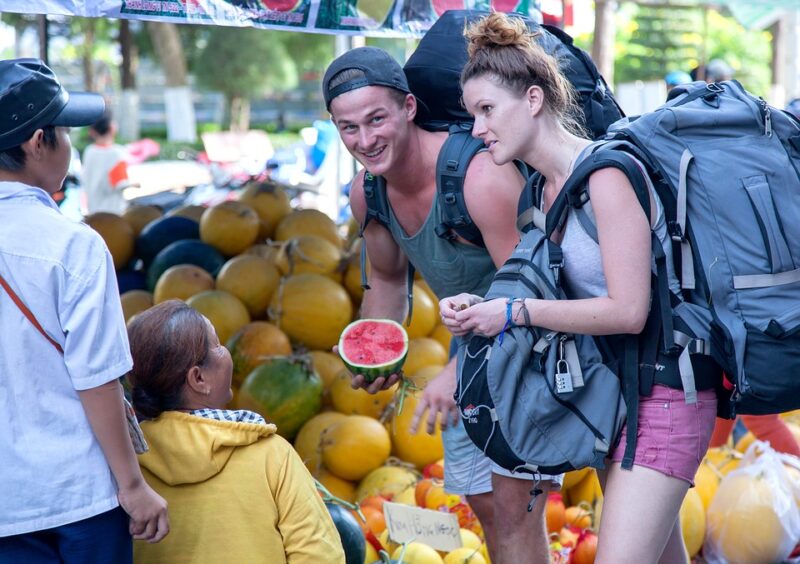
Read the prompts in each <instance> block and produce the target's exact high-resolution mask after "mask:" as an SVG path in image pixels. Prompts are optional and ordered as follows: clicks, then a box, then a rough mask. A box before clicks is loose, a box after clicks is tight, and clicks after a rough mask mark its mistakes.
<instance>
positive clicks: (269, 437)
mask: <svg viewBox="0 0 800 564" xmlns="http://www.w3.org/2000/svg"><path fill="white" fill-rule="evenodd" d="M142 430H143V431H144V435H145V438H146V439H147V442H148V444H149V446H150V451H149V452H147V453H146V454H143V455H141V456H140V457H139V463H140V465H141V466H142V471H143V473H144V477H145V479H146V480H147V483H148V484H150V485H151V486H152V487H153V488H154V489H155V490H156V491H157V492H158V493H159V494H161V495H162V496H163V497H164V498H165V499H166V500H167V503H168V504H169V506H168V511H169V524H170V532H169V534H168V535H167V537H166V538H165V539H164V540H162V541H161V542H160V543H158V544H148V543H145V542H138V541H137V542H135V543H134V561H135V562H138V563H142V564H151V563H159V562H163V563H169V564H177V563H192V564H200V563H209V564H211V563H213V564H220V563H226V562H233V563H248V564H249V563H251V562H253V563H255V562H263V563H265V564H284V563H288V564H301V563H308V564H326V563H344V551H343V549H342V545H341V540H340V538H339V533H338V532H337V531H336V527H335V526H334V524H333V521H332V520H331V517H330V514H329V513H328V510H327V509H326V508H325V504H324V503H323V502H322V499H321V498H320V496H319V495H318V494H317V491H316V489H315V487H314V482H313V479H312V478H311V474H309V472H308V470H307V469H306V467H305V466H304V465H303V462H302V461H301V460H300V457H299V456H298V455H297V453H296V452H295V451H294V449H293V448H292V447H291V445H290V444H289V443H287V442H286V441H285V440H284V439H283V438H282V437H280V436H278V435H276V434H275V430H276V428H275V425H271V424H270V425H258V424H255V423H238V422H236V423H234V422H229V421H217V420H213V419H206V418H202V417H198V416H195V415H188V414H186V413H180V412H177V411H168V412H165V413H162V414H161V416H159V417H158V418H157V419H155V420H152V421H146V422H144V423H142Z"/></svg>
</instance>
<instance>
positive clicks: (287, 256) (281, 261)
mask: <svg viewBox="0 0 800 564" xmlns="http://www.w3.org/2000/svg"><path fill="white" fill-rule="evenodd" d="M341 262H342V250H341V248H339V247H337V246H336V245H334V244H333V243H331V242H330V241H328V240H327V239H323V238H322V237H318V236H316V235H303V236H301V237H297V238H296V239H290V240H289V241H286V244H285V245H283V247H282V248H281V252H280V253H279V254H278V257H277V260H276V265H277V267H278V269H280V271H281V274H284V275H291V274H303V273H311V274H322V275H323V276H327V277H329V278H331V279H332V280H335V281H337V282H340V281H341V279H342V273H341V270H340V266H341Z"/></svg>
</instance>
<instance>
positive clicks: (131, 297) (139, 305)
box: [119, 290, 153, 322]
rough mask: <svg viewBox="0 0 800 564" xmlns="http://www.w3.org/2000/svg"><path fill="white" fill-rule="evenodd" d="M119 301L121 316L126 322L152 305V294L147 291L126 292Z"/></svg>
mask: <svg viewBox="0 0 800 564" xmlns="http://www.w3.org/2000/svg"><path fill="white" fill-rule="evenodd" d="M119 299H120V301H121V302H122V316H123V317H124V318H125V321H126V322H127V321H128V320H129V319H130V318H131V317H133V316H134V315H136V314H137V313H141V312H143V311H145V310H146V309H148V308H150V307H152V305H153V294H151V293H150V292H148V291H147V290H128V291H127V292H125V293H124V294H122V295H121V296H120V297H119Z"/></svg>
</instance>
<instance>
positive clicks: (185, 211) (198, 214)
mask: <svg viewBox="0 0 800 564" xmlns="http://www.w3.org/2000/svg"><path fill="white" fill-rule="evenodd" d="M207 209H208V208H207V207H206V206H200V205H196V204H189V205H185V206H180V207H177V208H175V209H172V210H170V211H168V212H167V216H177V217H187V218H189V219H193V220H195V221H196V222H197V223H200V219H201V218H202V217H203V213H204V212H205V211H206V210H207Z"/></svg>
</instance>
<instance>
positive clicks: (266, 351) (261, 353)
mask: <svg viewBox="0 0 800 564" xmlns="http://www.w3.org/2000/svg"><path fill="white" fill-rule="evenodd" d="M225 345H226V346H227V347H228V350H229V351H230V352H231V358H232V359H233V383H234V385H237V386H238V385H241V383H242V382H244V380H245V378H247V375H248V374H250V373H251V372H252V371H253V370H254V369H255V368H256V367H258V366H259V365H260V364H263V363H264V361H265V360H267V359H268V358H269V357H272V356H288V355H290V354H292V344H291V343H290V342H289V337H287V336H286V333H284V332H283V331H281V330H280V329H278V328H277V327H276V326H275V325H273V324H272V323H267V322H266V321H253V322H252V323H248V324H246V325H244V326H242V327H241V328H239V329H238V330H237V331H236V332H235V333H234V334H233V335H231V338H230V339H228V341H226V342H225Z"/></svg>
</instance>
